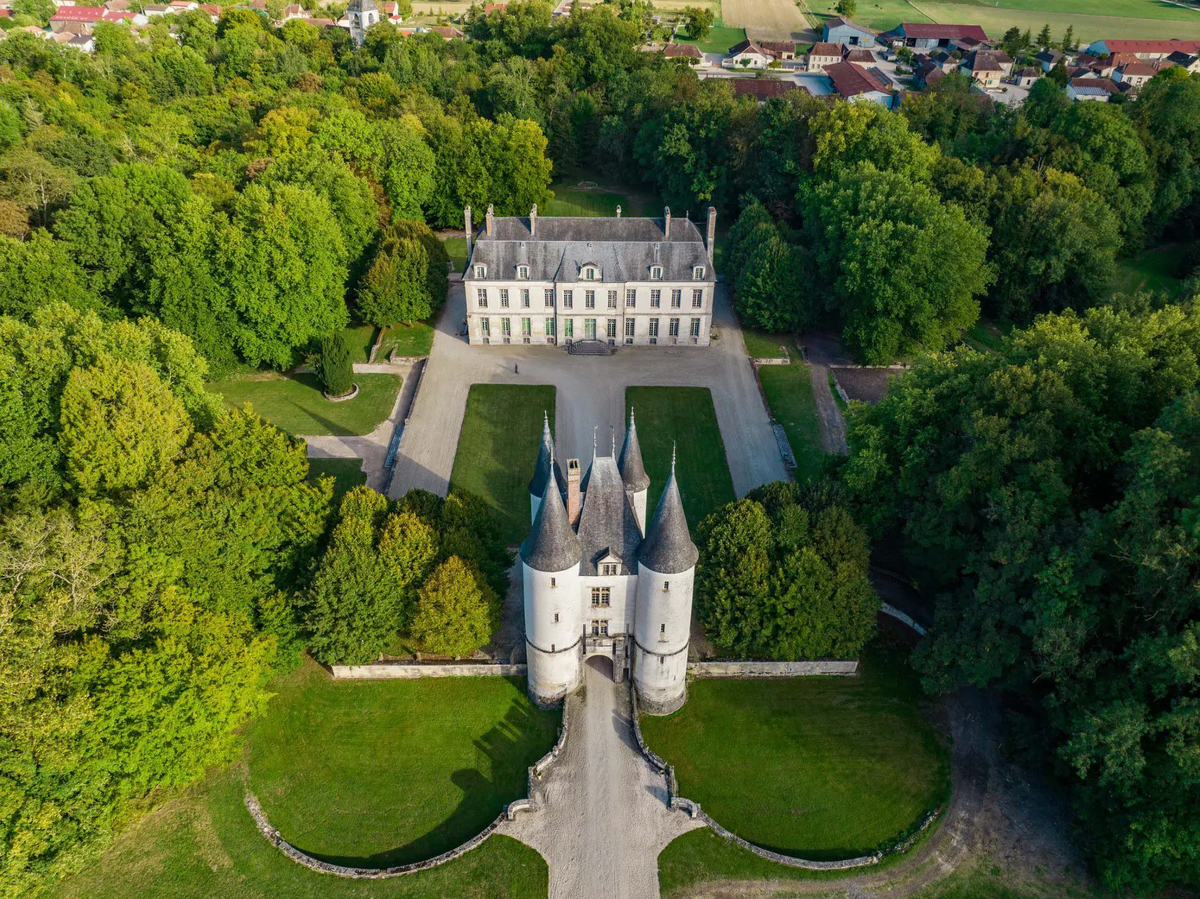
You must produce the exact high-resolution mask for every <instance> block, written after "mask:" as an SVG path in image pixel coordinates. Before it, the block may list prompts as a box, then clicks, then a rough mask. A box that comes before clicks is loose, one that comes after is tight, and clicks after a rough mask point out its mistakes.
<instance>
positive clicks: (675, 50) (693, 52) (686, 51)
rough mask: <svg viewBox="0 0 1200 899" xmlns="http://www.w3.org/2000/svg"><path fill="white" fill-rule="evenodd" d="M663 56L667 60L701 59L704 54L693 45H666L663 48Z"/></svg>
mask: <svg viewBox="0 0 1200 899" xmlns="http://www.w3.org/2000/svg"><path fill="white" fill-rule="evenodd" d="M663 56H666V57H667V58H668V59H676V58H678V59H703V58H704V54H703V53H701V52H700V48H699V47H697V46H696V45H695V44H667V45H666V46H665V47H663Z"/></svg>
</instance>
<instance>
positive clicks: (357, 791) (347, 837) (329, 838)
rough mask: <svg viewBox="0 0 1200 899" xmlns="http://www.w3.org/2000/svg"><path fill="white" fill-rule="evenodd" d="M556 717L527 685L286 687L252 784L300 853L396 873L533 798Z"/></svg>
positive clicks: (259, 746) (295, 683)
mask: <svg viewBox="0 0 1200 899" xmlns="http://www.w3.org/2000/svg"><path fill="white" fill-rule="evenodd" d="M558 722H559V715H558V713H555V712H545V711H542V710H540V709H538V708H537V707H536V706H535V705H533V703H532V702H531V701H530V700H529V698H528V697H527V695H526V693H525V689H524V681H523V679H518V678H499V677H487V678H483V677H481V678H423V679H417V680H399V681H344V682H338V681H334V680H332V679H331V678H330V677H329V676H328V675H327V674H326V673H325V672H324V670H322V669H321V668H320V667H318V666H317V665H316V664H313V663H309V664H307V665H305V666H303V667H302V668H301V669H300V670H299V671H298V672H296V673H295V674H293V675H292V676H290V677H289V678H287V679H286V680H285V681H284V683H283V684H282V685H281V688H280V690H279V694H278V696H277V697H276V698H275V699H274V700H272V702H271V706H270V707H269V709H268V711H267V714H266V715H265V716H264V717H263V718H262V719H261V720H260V721H259V722H258V723H257V724H255V726H254V728H253V731H252V733H251V739H250V785H251V788H252V789H253V790H254V792H255V793H256V794H257V795H258V798H259V800H260V801H261V802H262V805H263V809H264V810H265V811H266V813H267V815H268V817H269V818H270V819H271V824H272V825H273V826H275V827H277V828H278V829H279V831H280V833H282V834H283V835H284V838H285V839H287V840H288V841H289V842H290V843H292V844H293V845H295V846H297V847H299V848H301V849H303V850H304V851H305V852H308V853H309V854H311V855H315V856H317V857H318V858H321V859H324V860H326V861H330V862H334V863H337V864H344V865H361V866H364V867H387V866H389V865H397V864H406V863H409V862H414V861H419V860H421V859H426V858H431V857H432V856H434V855H437V854H439V853H441V852H445V851H446V850H447V849H451V848H453V847H455V846H458V845H460V844H462V843H463V842H465V841H466V840H467V839H469V838H470V837H472V836H474V835H475V834H477V833H479V831H481V830H483V828H484V827H486V826H487V825H488V824H489V823H491V822H492V821H493V820H494V819H495V817H496V816H497V815H498V814H500V812H501V811H503V809H504V806H505V805H506V804H507V803H509V802H511V801H512V800H514V799H517V798H519V797H521V796H524V795H525V790H526V770H527V768H528V767H529V766H530V765H531V764H533V763H534V762H535V761H537V759H539V758H540V757H541V756H542V755H544V754H545V753H546V751H547V750H549V749H550V747H551V746H552V745H553V744H554V740H555V737H556V735H557V734H556V730H557V726H558Z"/></svg>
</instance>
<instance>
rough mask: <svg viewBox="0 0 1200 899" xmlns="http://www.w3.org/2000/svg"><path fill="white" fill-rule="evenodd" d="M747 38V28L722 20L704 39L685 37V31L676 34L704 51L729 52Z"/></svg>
mask: <svg viewBox="0 0 1200 899" xmlns="http://www.w3.org/2000/svg"><path fill="white" fill-rule="evenodd" d="M765 2H773V0H765ZM726 3H728V0H726ZM745 39H746V29H745V28H742V27H741V26H736V27H735V26H732V25H725V24H723V23H722V22H721V21H720V20H718V21H717V22H715V23H714V24H713V27H712V28H710V29H709V31H708V37H706V38H705V39H704V40H703V41H694V40H692V39H691V38H689V37H685V36H684V33H683V32H680V33H679V34H677V35H676V36H675V40H676V42H677V43H680V44H695V45H696V46H697V47H699V48H700V51H701V52H702V53H728V52H729V48H730V47H732V46H733V45H734V44H737V43H740V42H741V41H744V40H745Z"/></svg>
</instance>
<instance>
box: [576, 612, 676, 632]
mask: <svg viewBox="0 0 1200 899" xmlns="http://www.w3.org/2000/svg"><path fill="white" fill-rule="evenodd" d="M554 620H555V621H558V616H557V615H555V616H554ZM658 632H659V633H660V634H665V633H666V632H667V626H666V625H665V624H660V625H659V626H658Z"/></svg>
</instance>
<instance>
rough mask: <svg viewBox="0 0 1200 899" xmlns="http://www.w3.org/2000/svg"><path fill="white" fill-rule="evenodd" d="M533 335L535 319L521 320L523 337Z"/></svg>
mask: <svg viewBox="0 0 1200 899" xmlns="http://www.w3.org/2000/svg"><path fill="white" fill-rule="evenodd" d="M532 333H533V319H530V318H523V319H521V336H522V337H528V336H529V335H530V334H532Z"/></svg>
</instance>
